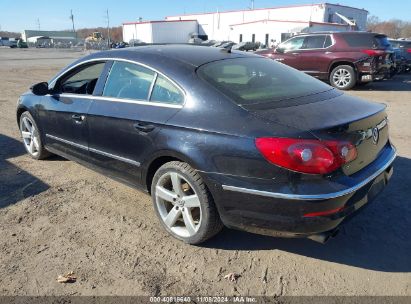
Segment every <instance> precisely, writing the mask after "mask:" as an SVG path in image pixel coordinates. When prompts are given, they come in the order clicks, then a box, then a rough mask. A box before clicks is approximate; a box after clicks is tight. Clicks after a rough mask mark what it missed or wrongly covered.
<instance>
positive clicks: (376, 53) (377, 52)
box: [362, 50, 385, 56]
mask: <svg viewBox="0 0 411 304" xmlns="http://www.w3.org/2000/svg"><path fill="white" fill-rule="evenodd" d="M362 52H363V53H365V54H367V55H368V56H382V55H384V54H385V51H381V50H363V51H362Z"/></svg>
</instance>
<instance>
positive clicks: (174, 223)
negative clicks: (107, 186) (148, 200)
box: [151, 161, 223, 244]
mask: <svg viewBox="0 0 411 304" xmlns="http://www.w3.org/2000/svg"><path fill="white" fill-rule="evenodd" d="M151 196H152V199H153V203H154V209H155V211H156V213H157V216H158V218H159V219H160V222H161V224H162V226H163V227H164V228H165V230H166V231H167V232H168V233H169V234H171V235H172V236H173V237H175V238H177V239H179V240H182V241H184V242H185V243H188V244H199V243H202V242H204V241H206V240H208V239H209V238H211V237H213V236H214V235H215V234H217V233H218V232H219V231H220V230H221V229H222V227H223V224H222V222H221V220H220V217H219V215H218V212H217V208H216V206H215V204H214V201H213V198H212V196H211V194H210V192H209V191H208V189H207V187H206V185H205V184H204V182H203V180H202V178H201V176H200V175H199V174H198V172H197V171H195V170H194V169H193V168H191V166H190V165H188V164H187V163H183V162H178V161H173V162H169V163H166V164H164V165H163V166H162V167H160V168H159V169H158V171H157V172H156V173H155V175H154V178H153V182H152V185H151Z"/></svg>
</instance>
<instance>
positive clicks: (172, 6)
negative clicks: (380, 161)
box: [0, 0, 411, 32]
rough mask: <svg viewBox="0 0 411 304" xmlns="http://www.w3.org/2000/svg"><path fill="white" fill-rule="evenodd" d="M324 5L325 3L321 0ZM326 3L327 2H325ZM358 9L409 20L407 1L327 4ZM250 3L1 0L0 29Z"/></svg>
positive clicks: (262, 0) (284, 1)
mask: <svg viewBox="0 0 411 304" xmlns="http://www.w3.org/2000/svg"><path fill="white" fill-rule="evenodd" d="M323 2H324V1H323ZM323 2H322V1H312V0H255V7H256V8H264V7H274V6H283V5H292V4H310V3H323ZM325 2H327V1H325ZM328 2H330V3H339V4H343V5H348V6H354V7H358V8H365V9H367V10H368V11H369V12H370V15H376V16H378V17H380V18H381V19H392V18H398V19H403V20H408V21H411V1H410V0H390V1H388V2H387V1H378V0H338V1H328ZM250 3H251V1H249V0H178V1H177V0H174V1H173V0H151V1H148V0H143V1H140V0H117V1H113V0H98V1H97V0H69V1H66V0H41V1H40V0H39V1H34V0H0V27H1V30H5V31H15V32H20V31H22V30H23V29H37V28H38V22H37V19H38V20H39V21H40V28H41V29H42V30H64V29H70V28H71V21H70V19H69V16H70V9H73V14H74V18H75V25H76V27H77V28H83V27H98V26H106V24H107V21H106V18H105V11H106V10H107V9H108V10H109V14H110V23H111V25H113V26H118V25H121V24H122V23H123V22H126V21H136V20H138V18H139V17H142V18H143V19H144V20H162V19H164V17H165V16H168V15H177V14H183V13H195V12H200V13H201V12H205V11H216V10H217V9H218V10H220V11H223V10H231V9H245V8H247V7H249V6H250Z"/></svg>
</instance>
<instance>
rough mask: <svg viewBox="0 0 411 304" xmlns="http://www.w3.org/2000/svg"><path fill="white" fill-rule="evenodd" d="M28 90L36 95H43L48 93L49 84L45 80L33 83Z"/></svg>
mask: <svg viewBox="0 0 411 304" xmlns="http://www.w3.org/2000/svg"><path fill="white" fill-rule="evenodd" d="M30 90H31V91H32V92H33V94H34V95H37V96H44V95H47V94H48V93H50V90H49V84H48V83H47V82H40V83H37V84H35V85H33V86H32V87H31V88H30Z"/></svg>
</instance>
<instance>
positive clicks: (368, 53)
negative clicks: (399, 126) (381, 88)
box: [257, 32, 394, 90]
mask: <svg viewBox="0 0 411 304" xmlns="http://www.w3.org/2000/svg"><path fill="white" fill-rule="evenodd" d="M257 53H258V54H259V55H262V56H266V57H269V58H271V59H274V60H277V61H280V62H282V63H285V64H287V65H289V66H291V67H293V68H296V69H298V70H300V71H303V72H305V73H307V74H310V75H312V76H314V77H317V78H319V79H321V80H325V81H329V83H330V84H331V85H332V86H334V87H336V88H338V89H341V90H349V89H351V88H353V87H354V86H355V85H356V84H359V83H366V82H370V81H373V80H381V79H384V78H389V77H391V76H392V71H393V68H394V66H393V65H394V55H393V51H392V50H391V46H390V43H389V42H388V39H387V36H385V35H381V34H376V33H367V32H330V33H311V34H301V35H297V36H294V37H292V38H291V39H289V40H287V41H285V42H283V43H281V44H280V45H279V46H278V47H277V48H276V49H275V50H273V49H269V50H264V51H258V52H257Z"/></svg>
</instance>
